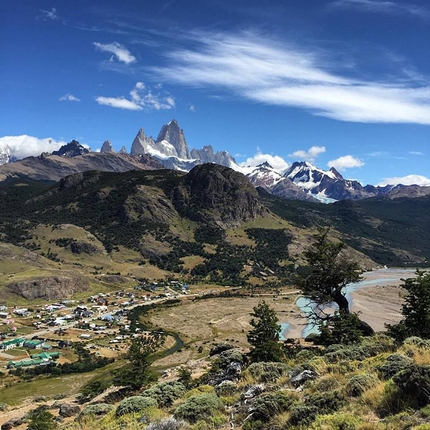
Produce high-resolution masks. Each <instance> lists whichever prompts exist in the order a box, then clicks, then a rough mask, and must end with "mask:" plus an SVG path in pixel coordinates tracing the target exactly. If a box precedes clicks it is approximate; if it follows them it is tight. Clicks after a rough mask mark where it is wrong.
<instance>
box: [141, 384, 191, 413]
mask: <svg viewBox="0 0 430 430" xmlns="http://www.w3.org/2000/svg"><path fill="white" fill-rule="evenodd" d="M186 391H187V389H186V388H185V385H184V384H182V383H180V382H177V381H172V382H160V383H158V384H156V385H154V386H152V387H151V388H148V389H147V390H145V391H143V392H142V396H143V397H151V398H152V399H155V400H156V401H157V403H158V406H159V407H160V408H162V407H169V406H172V404H173V402H174V401H175V400H176V399H179V398H180V397H182V396H183V395H184V394H185V392H186Z"/></svg>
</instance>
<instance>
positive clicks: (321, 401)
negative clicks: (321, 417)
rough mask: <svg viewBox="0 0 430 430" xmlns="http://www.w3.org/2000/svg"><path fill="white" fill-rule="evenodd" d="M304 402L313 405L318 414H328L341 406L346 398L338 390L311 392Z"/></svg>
mask: <svg viewBox="0 0 430 430" xmlns="http://www.w3.org/2000/svg"><path fill="white" fill-rule="evenodd" d="M305 403H306V405H309V406H310V405H312V406H315V407H316V408H317V410H318V413H319V414H329V413H330V412H335V411H337V410H338V409H339V408H341V407H342V406H343V405H344V404H345V403H346V399H345V397H344V395H343V394H342V393H341V392H340V391H337V390H335V391H328V392H326V393H316V394H312V395H310V396H309V397H308V398H307V399H306V401H305Z"/></svg>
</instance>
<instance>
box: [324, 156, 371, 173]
mask: <svg viewBox="0 0 430 430" xmlns="http://www.w3.org/2000/svg"><path fill="white" fill-rule="evenodd" d="M327 166H328V167H334V168H335V169H336V170H346V169H350V168H352V167H362V166H364V163H363V162H362V161H361V160H359V159H358V158H355V157H353V156H352V155H344V156H343V157H339V158H337V159H336V160H331V161H329V162H328V163H327Z"/></svg>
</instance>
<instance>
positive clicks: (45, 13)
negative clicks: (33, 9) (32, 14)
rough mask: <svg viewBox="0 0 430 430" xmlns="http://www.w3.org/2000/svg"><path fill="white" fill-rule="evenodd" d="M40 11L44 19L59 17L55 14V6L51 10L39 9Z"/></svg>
mask: <svg viewBox="0 0 430 430" xmlns="http://www.w3.org/2000/svg"><path fill="white" fill-rule="evenodd" d="M40 12H42V15H43V17H44V18H45V20H47V19H51V20H53V21H56V20H57V19H59V17H58V15H57V9H55V7H53V8H52V9H51V10H45V9H40Z"/></svg>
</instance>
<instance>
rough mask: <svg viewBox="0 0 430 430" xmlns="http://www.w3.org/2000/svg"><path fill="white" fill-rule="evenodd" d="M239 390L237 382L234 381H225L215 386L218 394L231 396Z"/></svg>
mask: <svg viewBox="0 0 430 430" xmlns="http://www.w3.org/2000/svg"><path fill="white" fill-rule="evenodd" d="M236 390H237V384H235V383H234V382H232V381H223V382H221V384H219V385H217V386H216V387H215V392H216V394H217V396H220V397H221V396H230V395H232V394H234V393H235V392H236Z"/></svg>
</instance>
